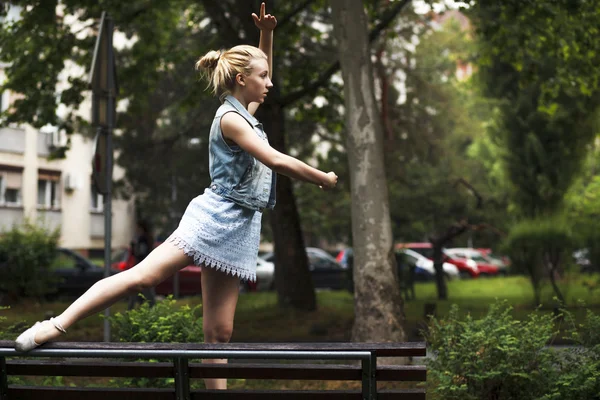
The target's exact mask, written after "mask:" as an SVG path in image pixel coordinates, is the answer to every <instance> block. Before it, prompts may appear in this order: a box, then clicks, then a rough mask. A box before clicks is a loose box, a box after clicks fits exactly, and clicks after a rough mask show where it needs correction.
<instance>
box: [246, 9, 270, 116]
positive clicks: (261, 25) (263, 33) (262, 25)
mask: <svg viewBox="0 0 600 400" xmlns="http://www.w3.org/2000/svg"><path fill="white" fill-rule="evenodd" d="M252 19H254V24H255V25H256V27H257V28H258V29H260V42H259V44H258V48H259V49H261V50H262V51H264V53H265V54H266V55H267V63H268V65H269V78H272V77H273V30H274V29H275V27H276V26H277V19H276V18H275V16H273V15H271V14H266V15H265V3H262V4H261V5H260V17H259V16H257V15H256V14H254V13H252ZM259 105H260V104H259V103H250V104H249V105H248V112H250V114H252V115H254V113H255V112H256V110H257V109H258V106H259Z"/></svg>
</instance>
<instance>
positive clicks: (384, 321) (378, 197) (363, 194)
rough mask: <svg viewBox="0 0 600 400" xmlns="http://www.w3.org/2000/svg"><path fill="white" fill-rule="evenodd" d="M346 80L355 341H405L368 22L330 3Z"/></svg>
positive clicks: (355, 10)
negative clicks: (368, 37) (368, 36)
mask: <svg viewBox="0 0 600 400" xmlns="http://www.w3.org/2000/svg"><path fill="white" fill-rule="evenodd" d="M331 8H332V16H333V25H334V32H335V35H336V38H337V41H338V49H339V55H340V63H341V67H342V75H343V78H344V97H345V109H346V128H347V131H348V138H347V151H348V162H349V164H350V186H351V188H352V189H351V196H352V237H353V243H354V266H353V272H354V299H355V300H354V313H355V322H354V327H353V331H352V340H354V341H359V342H364V341H378V342H380V341H381V342H389V341H393V342H400V341H403V340H405V333H404V327H403V324H404V311H403V302H402V297H401V296H400V290H399V287H398V284H397V279H398V277H397V276H396V275H397V274H396V268H395V259H394V253H393V243H392V229H391V221H390V213H389V200H388V189H387V182H386V178H385V168H384V162H383V128H382V124H381V118H380V115H379V112H378V110H377V106H376V100H375V95H374V84H373V73H372V66H371V58H370V56H371V53H370V50H369V46H368V42H367V35H368V31H367V19H366V15H365V12H364V10H363V6H362V2H360V1H351V0H332V1H331Z"/></svg>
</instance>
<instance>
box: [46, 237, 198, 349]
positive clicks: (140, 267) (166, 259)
mask: <svg viewBox="0 0 600 400" xmlns="http://www.w3.org/2000/svg"><path fill="white" fill-rule="evenodd" d="M191 263H192V260H191V258H190V257H188V256H186V255H185V254H184V252H183V250H181V249H179V248H178V247H177V246H175V245H173V244H172V243H167V242H165V243H162V244H161V245H160V246H158V247H157V248H156V249H154V251H152V253H150V254H149V255H148V257H146V258H145V259H144V260H143V261H142V262H141V263H139V264H137V265H136V266H135V267H133V268H131V269H128V270H126V271H123V272H121V273H119V274H116V275H113V276H110V277H108V278H105V279H102V280H100V281H98V282H96V283H95V284H94V285H93V286H92V287H91V288H89V289H88V290H87V292H85V293H84V294H83V295H82V296H81V297H79V298H78V299H77V300H75V302H73V303H72V304H71V305H70V306H69V307H68V308H67V309H66V310H65V311H64V312H63V313H62V314H61V315H59V316H58V317H56V320H57V321H58V322H59V323H60V324H61V325H62V326H63V327H64V328H65V329H68V328H69V327H70V326H71V325H73V324H74V323H75V322H77V321H79V320H80V319H83V318H85V317H87V316H89V315H93V314H96V313H98V312H100V311H101V310H104V309H105V308H106V307H108V306H110V305H111V304H113V303H114V302H116V301H117V300H119V299H120V298H122V297H124V296H125V295H127V294H130V293H131V294H134V293H138V292H140V291H142V290H144V289H146V288H152V287H154V286H156V285H157V284H159V283H160V282H162V281H163V280H165V279H166V278H168V277H169V276H171V275H173V274H174V273H175V272H176V271H178V270H179V269H181V268H183V267H185V266H186V265H189V264H191ZM60 334H61V332H60V331H58V330H57V329H56V328H55V327H54V325H52V324H50V323H48V322H44V323H43V325H42V327H40V329H39V330H38V331H37V333H36V335H35V341H36V343H39V344H42V343H45V342H47V341H48V340H51V339H53V338H55V337H57V336H59V335H60Z"/></svg>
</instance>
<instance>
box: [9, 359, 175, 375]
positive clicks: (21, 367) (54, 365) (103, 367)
mask: <svg viewBox="0 0 600 400" xmlns="http://www.w3.org/2000/svg"><path fill="white" fill-rule="evenodd" d="M6 370H7V372H8V375H21V376H88V377H89V376H94V377H115V378H121V377H131V378H173V377H174V368H173V363H169V362H161V363H148V362H121V363H119V362H102V361H101V360H100V361H99V362H73V361H48V360H7V361H6Z"/></svg>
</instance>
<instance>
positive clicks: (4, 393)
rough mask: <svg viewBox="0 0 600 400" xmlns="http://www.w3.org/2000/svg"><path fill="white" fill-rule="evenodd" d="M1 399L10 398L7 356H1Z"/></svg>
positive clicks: (6, 399)
mask: <svg viewBox="0 0 600 400" xmlns="http://www.w3.org/2000/svg"><path fill="white" fill-rule="evenodd" d="M0 400H8V371H7V369H6V358H5V357H0Z"/></svg>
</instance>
